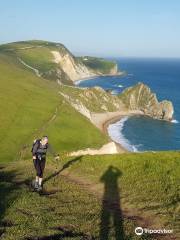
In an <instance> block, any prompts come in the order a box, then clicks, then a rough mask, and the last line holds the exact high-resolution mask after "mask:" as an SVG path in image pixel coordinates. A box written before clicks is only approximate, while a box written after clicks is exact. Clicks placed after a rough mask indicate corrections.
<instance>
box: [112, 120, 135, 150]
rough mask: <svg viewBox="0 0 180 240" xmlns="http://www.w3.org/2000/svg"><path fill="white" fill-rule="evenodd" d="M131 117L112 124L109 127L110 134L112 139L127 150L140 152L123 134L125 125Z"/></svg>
mask: <svg viewBox="0 0 180 240" xmlns="http://www.w3.org/2000/svg"><path fill="white" fill-rule="evenodd" d="M128 118H129V117H124V118H122V119H121V120H120V121H118V122H116V123H113V124H110V125H109V126H108V134H109V136H110V137H111V139H112V140H113V141H115V142H117V143H119V144H121V145H122V146H123V147H124V148H125V149H127V150H128V151H130V152H138V149H137V146H135V145H132V144H131V143H130V141H129V140H128V139H126V138H125V136H124V135H123V133H122V130H123V127H124V123H125V122H126V121H127V120H128Z"/></svg>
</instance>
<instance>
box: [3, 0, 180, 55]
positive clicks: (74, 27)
mask: <svg viewBox="0 0 180 240" xmlns="http://www.w3.org/2000/svg"><path fill="white" fill-rule="evenodd" d="M27 39H43V40H50V41H57V42H61V43H63V44H65V45H66V46H67V47H68V48H69V49H70V50H71V51H72V52H73V53H76V54H91V55H97V56H98V55H99V56H144V57H148V56H149V57H154V56H157V57H180V0H124V1H122V0H0V43H6V42H12V41H19V40H27Z"/></svg>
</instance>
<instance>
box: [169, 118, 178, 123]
mask: <svg viewBox="0 0 180 240" xmlns="http://www.w3.org/2000/svg"><path fill="white" fill-rule="evenodd" d="M171 122H172V123H179V121H178V120H176V119H173V120H172V121H171Z"/></svg>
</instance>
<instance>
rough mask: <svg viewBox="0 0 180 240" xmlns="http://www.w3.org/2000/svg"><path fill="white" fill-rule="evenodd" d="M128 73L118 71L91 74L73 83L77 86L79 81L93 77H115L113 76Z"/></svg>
mask: <svg viewBox="0 0 180 240" xmlns="http://www.w3.org/2000/svg"><path fill="white" fill-rule="evenodd" d="M125 74H126V73H125V72H123V71H122V72H117V73H115V74H97V75H92V76H89V77H84V78H81V79H78V80H75V81H74V82H73V83H74V85H75V86H77V85H78V84H79V83H81V82H83V81H87V80H91V79H95V78H98V77H113V76H120V77H122V76H124V75H125Z"/></svg>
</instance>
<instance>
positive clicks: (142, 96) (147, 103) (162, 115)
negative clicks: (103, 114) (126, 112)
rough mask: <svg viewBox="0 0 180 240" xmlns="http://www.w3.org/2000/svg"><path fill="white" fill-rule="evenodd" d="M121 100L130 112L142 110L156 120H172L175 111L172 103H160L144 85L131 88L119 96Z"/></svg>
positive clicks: (140, 84)
mask: <svg viewBox="0 0 180 240" xmlns="http://www.w3.org/2000/svg"><path fill="white" fill-rule="evenodd" d="M119 98H120V99H121V100H122V102H123V103H124V104H125V106H126V107H127V108H128V109H130V110H141V111H142V112H144V114H145V115H148V116H150V117H153V118H155V119H162V120H167V121H169V120H171V119H172V117H173V113H174V109H173V105H172V103H171V102H170V101H167V100H164V101H162V102H158V100H157V97H156V94H154V93H152V92H151V89H150V88H149V87H148V86H146V85H145V84H143V83H138V84H137V85H135V86H133V87H129V88H127V89H125V90H124V91H123V93H122V94H120V95H119Z"/></svg>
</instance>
